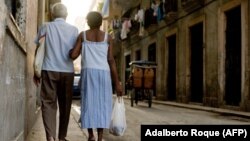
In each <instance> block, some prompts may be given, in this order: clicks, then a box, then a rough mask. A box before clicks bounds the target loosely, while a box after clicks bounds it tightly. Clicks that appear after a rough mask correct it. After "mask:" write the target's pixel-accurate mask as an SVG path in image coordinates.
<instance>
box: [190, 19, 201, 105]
mask: <svg viewBox="0 0 250 141" xmlns="http://www.w3.org/2000/svg"><path fill="white" fill-rule="evenodd" d="M190 45H191V78H190V79H191V80H190V81H191V86H190V88H191V97H190V98H191V99H190V100H191V101H192V102H198V103H202V99H203V23H198V24H196V25H194V26H192V27H191V28H190Z"/></svg>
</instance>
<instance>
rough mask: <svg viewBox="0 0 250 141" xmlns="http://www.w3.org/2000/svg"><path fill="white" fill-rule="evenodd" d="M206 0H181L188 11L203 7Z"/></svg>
mask: <svg viewBox="0 0 250 141" xmlns="http://www.w3.org/2000/svg"><path fill="white" fill-rule="evenodd" d="M204 1H205V0H181V6H182V8H183V9H184V10H185V11H186V12H190V11H192V10H194V9H197V8H199V7H202V6H203V5H204Z"/></svg>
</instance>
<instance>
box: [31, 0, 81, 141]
mask: <svg viewBox="0 0 250 141" xmlns="http://www.w3.org/2000/svg"><path fill="white" fill-rule="evenodd" d="M52 17H53V19H54V20H53V21H52V22H48V23H46V24H45V25H43V26H42V27H41V28H40V29H39V31H38V34H37V37H36V39H35V42H36V43H37V44H38V41H39V39H40V38H41V37H43V36H45V41H46V42H45V45H46V48H45V50H46V53H45V56H44V61H43V66H42V78H41V104H42V106H41V108H42V117H43V123H44V127H45V131H46V137H47V141H55V140H56V116H57V101H58V105H59V113H60V115H59V130H58V131H59V133H58V138H59V141H66V139H65V137H66V136H67V129H68V123H69V116H70V110H71V103H72V84H73V78H74V67H73V60H72V59H70V58H69V55H68V52H69V50H70V49H71V48H73V46H74V44H75V42H76V39H77V36H78V29H77V28H76V27H74V26H72V25H70V24H68V23H66V22H65V20H66V17H67V8H66V7H65V5H63V4H61V3H56V4H54V5H53V6H52ZM34 83H35V84H36V85H37V86H38V84H39V83H40V79H39V78H37V77H36V76H34Z"/></svg>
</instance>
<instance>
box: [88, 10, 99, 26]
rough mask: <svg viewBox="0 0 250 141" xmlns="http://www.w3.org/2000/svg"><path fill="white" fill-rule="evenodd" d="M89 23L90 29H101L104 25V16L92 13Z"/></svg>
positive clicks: (89, 16) (89, 14) (89, 15)
mask: <svg viewBox="0 0 250 141" xmlns="http://www.w3.org/2000/svg"><path fill="white" fill-rule="evenodd" d="M87 23H88V25H89V27H90V28H99V27H100V26H101V25H102V15H101V13H100V12H97V11H91V12H89V13H88V15H87Z"/></svg>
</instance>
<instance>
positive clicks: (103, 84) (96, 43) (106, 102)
mask: <svg viewBox="0 0 250 141" xmlns="http://www.w3.org/2000/svg"><path fill="white" fill-rule="evenodd" d="M87 23H88V25H89V27H90V29H89V30H86V31H82V32H81V33H80V34H79V36H78V39H77V42H76V44H75V47H74V49H73V50H72V51H70V56H71V58H72V59H76V58H77V57H78V56H79V55H80V54H81V57H82V60H81V61H82V67H81V69H82V70H81V128H82V129H83V128H87V129H88V134H89V137H88V141H94V140H95V136H94V134H93V128H96V129H97V134H98V141H102V135H103V129H104V128H106V129H108V128H109V126H110V121H111V114H112V80H113V82H114V85H115V90H116V93H117V96H122V87H121V84H120V81H119V79H118V74H117V70H116V69H117V68H116V63H115V60H114V57H113V53H112V48H113V40H112V38H111V36H110V35H109V34H108V33H106V32H104V31H102V30H100V26H101V25H102V15H101V14H100V13H99V12H95V11H92V12H89V13H88V15H87Z"/></svg>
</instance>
